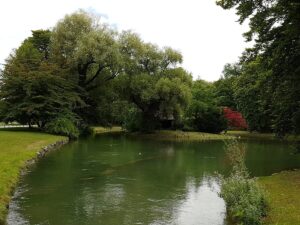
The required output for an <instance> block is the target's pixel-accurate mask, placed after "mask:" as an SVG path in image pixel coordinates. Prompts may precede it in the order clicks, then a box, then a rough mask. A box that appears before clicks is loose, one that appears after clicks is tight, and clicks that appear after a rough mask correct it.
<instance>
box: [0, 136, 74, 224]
mask: <svg viewBox="0 0 300 225" xmlns="http://www.w3.org/2000/svg"><path fill="white" fill-rule="evenodd" d="M69 142H70V139H69V138H65V139H64V140H59V141H56V142H55V143H52V144H49V145H46V146H44V147H42V148H41V149H40V150H39V151H37V153H36V156H35V157H34V158H32V159H29V160H27V161H26V163H25V165H24V167H23V168H22V169H21V171H20V175H19V181H20V180H21V177H22V176H24V175H26V174H27V173H28V171H29V169H30V167H31V166H33V165H34V164H35V163H36V162H38V161H39V160H40V159H42V158H44V157H45V156H47V154H49V153H50V152H53V151H56V150H59V149H60V148H61V147H62V146H63V145H66V144H68V143H69ZM17 186H18V183H17V184H16V186H14V187H13V188H12V190H11V199H10V202H9V203H8V205H7V206H6V207H7V213H8V210H9V208H10V204H11V200H12V198H13V196H14V195H15V191H16V187H17ZM7 215H8V214H7ZM7 215H6V216H7ZM3 222H4V224H7V217H6V218H5V220H4V221H3ZM0 225H1V221H0Z"/></svg>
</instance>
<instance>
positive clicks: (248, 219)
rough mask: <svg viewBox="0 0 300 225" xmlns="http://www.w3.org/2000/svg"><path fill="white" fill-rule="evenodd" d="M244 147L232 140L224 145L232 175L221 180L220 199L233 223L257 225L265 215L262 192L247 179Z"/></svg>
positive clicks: (251, 180)
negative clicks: (223, 202)
mask: <svg viewBox="0 0 300 225" xmlns="http://www.w3.org/2000/svg"><path fill="white" fill-rule="evenodd" d="M245 152H246V151H245V145H243V144H241V143H238V142H237V141H236V140H233V141H231V142H229V143H227V145H226V154H227V156H228V158H229V160H230V163H231V164H232V168H233V169H232V173H231V175H230V176H229V177H228V178H223V179H222V187H221V193H220V195H221V197H222V198H223V199H224V201H225V203H226V207H227V213H228V215H229V217H230V218H232V219H233V220H234V221H235V222H237V223H238V224H242V225H259V224H261V218H262V217H263V216H265V215H266V206H267V205H266V199H265V194H264V192H263V191H262V190H261V189H260V188H259V187H258V185H257V184H256V182H255V180H254V179H251V178H249V173H248V171H247V168H246V166H245Z"/></svg>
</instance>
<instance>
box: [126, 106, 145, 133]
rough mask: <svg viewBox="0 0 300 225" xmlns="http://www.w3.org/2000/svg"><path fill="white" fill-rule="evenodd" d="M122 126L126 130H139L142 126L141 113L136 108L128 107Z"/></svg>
mask: <svg viewBox="0 0 300 225" xmlns="http://www.w3.org/2000/svg"><path fill="white" fill-rule="evenodd" d="M122 127H123V128H125V129H126V130H127V131H130V132H135V131H139V130H140V129H141V127H142V113H141V112H140V111H139V110H138V109H136V108H130V109H128V111H127V113H126V115H125V118H124V122H123V124H122Z"/></svg>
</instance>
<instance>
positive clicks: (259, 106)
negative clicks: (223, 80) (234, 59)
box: [234, 58, 275, 132]
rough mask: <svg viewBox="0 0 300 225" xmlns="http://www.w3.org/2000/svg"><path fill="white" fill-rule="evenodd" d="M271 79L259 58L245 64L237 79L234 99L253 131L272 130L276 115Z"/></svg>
mask: <svg viewBox="0 0 300 225" xmlns="http://www.w3.org/2000/svg"><path fill="white" fill-rule="evenodd" d="M270 77H271V72H270V71H266V70H265V68H263V65H262V64H261V60H260V59H259V58H258V59H257V60H255V61H252V62H249V63H244V64H243V67H242V69H241V74H240V76H238V77H237V78H236V79H235V82H234V97H235V100H236V103H237V105H238V109H239V110H240V111H241V112H242V114H243V116H244V117H245V119H246V120H247V124H248V127H249V129H250V130H251V131H254V130H255V131H259V132H270V131H271V129H272V127H271V126H272V116H274V117H275V115H274V111H273V110H274V108H273V107H272V105H273V104H272V95H273V93H272V90H271V88H270V82H269V79H270Z"/></svg>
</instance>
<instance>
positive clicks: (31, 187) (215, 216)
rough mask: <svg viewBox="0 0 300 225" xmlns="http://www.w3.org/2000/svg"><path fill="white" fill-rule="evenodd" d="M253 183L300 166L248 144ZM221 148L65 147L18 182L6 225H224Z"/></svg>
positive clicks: (283, 151) (217, 144) (263, 145)
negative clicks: (255, 177)
mask: <svg viewBox="0 0 300 225" xmlns="http://www.w3.org/2000/svg"><path fill="white" fill-rule="evenodd" d="M246 145H247V159H246V164H247V166H248V168H249V170H250V172H251V174H252V175H253V176H264V175H270V174H272V173H275V172H279V171H281V170H285V169H291V168H297V167H299V166H300V156H299V155H298V156H295V155H293V154H292V152H293V149H292V148H290V147H289V145H288V144H285V143H280V142H258V141H248V142H246ZM217 172H218V173H220V174H223V175H225V176H226V175H228V173H229V165H228V161H227V160H226V157H225V155H224V143H223V142H222V141H214V142H203V143H199V142H194V143H170V142H157V141H149V140H135V139H132V138H131V139H129V138H126V137H124V136H120V135H101V136H97V137H93V138H92V137H91V138H87V139H81V140H79V141H77V142H73V143H70V144H68V145H66V146H64V147H62V149H61V150H59V151H56V152H53V153H50V154H49V155H48V156H47V157H46V158H44V159H42V160H41V161H39V162H38V163H37V164H36V165H35V166H34V167H33V168H32V169H31V171H30V172H29V173H28V174H27V175H26V176H24V177H23V178H22V180H21V183H20V185H19V187H18V188H17V190H16V193H15V195H14V197H13V200H12V202H11V204H10V210H9V216H8V224H9V225H20V224H22V225H24V224H30V225H31V224H34V225H37V224H38V225H84V224H86V225H98V224H99V225H134V224H143V225H148V224H149V225H150V224H151V225H225V224H226V222H225V212H226V209H225V204H224V201H223V200H222V199H221V198H220V197H219V196H218V192H219V178H218V176H217V175H216V173H217Z"/></svg>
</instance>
